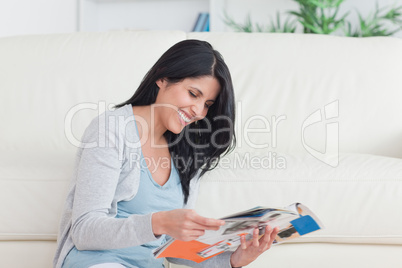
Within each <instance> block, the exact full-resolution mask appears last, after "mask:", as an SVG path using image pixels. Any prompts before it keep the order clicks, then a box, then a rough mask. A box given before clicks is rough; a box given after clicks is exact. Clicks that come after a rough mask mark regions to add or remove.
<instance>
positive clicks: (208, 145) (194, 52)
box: [54, 40, 277, 268]
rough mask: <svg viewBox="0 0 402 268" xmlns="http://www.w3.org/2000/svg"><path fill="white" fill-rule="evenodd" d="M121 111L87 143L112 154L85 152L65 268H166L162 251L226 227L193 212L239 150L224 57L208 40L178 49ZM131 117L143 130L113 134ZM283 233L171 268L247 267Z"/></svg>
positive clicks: (63, 255)
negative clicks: (205, 187)
mask: <svg viewBox="0 0 402 268" xmlns="http://www.w3.org/2000/svg"><path fill="white" fill-rule="evenodd" d="M115 108H116V109H115V110H114V111H108V112H105V113H104V114H101V115H99V116H98V118H95V119H94V120H93V121H92V122H91V124H90V125H89V126H88V128H87V129H86V131H85V133H84V136H83V138H82V141H83V143H84V144H85V142H88V141H90V140H92V139H94V138H95V139H97V138H99V137H105V138H106V144H107V145H108V146H100V145H99V146H98V147H96V148H85V146H83V147H81V148H80V151H79V152H78V154H77V157H78V159H77V161H76V163H77V164H76V170H75V174H76V175H75V176H74V178H73V179H74V181H73V183H72V184H71V185H72V186H71V189H70V192H69V194H68V196H67V200H66V206H65V211H64V213H63V217H62V221H61V227H60V232H59V234H60V237H59V239H58V249H57V252H56V256H55V260H54V266H55V267H56V268H60V267H64V268H88V267H91V268H95V267H105V268H106V267H120V266H119V265H121V266H122V267H133V268H134V267H155V268H157V267H160V268H162V267H164V266H163V259H155V258H154V257H153V254H152V250H153V249H155V248H157V247H158V246H160V245H161V244H162V243H164V242H165V241H166V239H167V237H168V236H170V237H173V238H176V239H179V240H185V241H188V240H194V239H197V238H198V237H199V236H201V235H203V234H204V232H205V230H217V229H218V228H219V227H220V226H221V225H223V224H224V221H222V220H216V219H211V218H205V217H202V216H200V215H198V214H197V213H196V212H195V211H194V210H192V207H193V206H194V203H195V198H196V195H197V189H198V183H199V178H200V177H201V176H202V175H203V174H204V173H205V172H207V171H209V170H211V169H213V168H214V167H216V165H217V164H218V162H219V160H220V157H221V155H223V154H225V153H228V152H230V151H231V149H232V148H233V147H234V146H235V140H236V139H235V133H234V128H233V126H234V120H235V106H234V93H233V86H232V80H231V76H230V72H229V69H228V67H227V66H226V64H225V62H224V61H223V58H222V56H221V55H220V54H219V52H218V51H216V50H214V49H213V48H212V46H211V45H210V44H209V43H207V42H205V41H199V40H186V41H182V42H179V43H177V44H176V45H174V46H173V47H171V48H170V49H169V50H167V51H166V52H165V53H164V54H163V55H162V56H161V58H160V59H159V60H158V61H157V62H156V63H155V65H154V66H153V67H152V68H151V70H150V71H149V72H148V73H147V74H146V76H145V77H144V79H143V81H142V83H141V84H140V86H139V87H138V89H137V90H136V92H135V93H134V95H133V96H132V97H131V98H130V99H129V100H127V101H126V102H123V103H121V104H119V105H116V107H115ZM121 118H123V119H124V122H126V121H128V123H131V122H132V123H133V124H131V125H130V124H127V125H124V128H119V129H115V128H111V126H114V125H115V124H114V123H116V122H119V123H120V122H121V121H120V119H121ZM108 127H109V128H110V129H108ZM194 130H195V131H194ZM133 140H134V141H136V140H139V141H140V142H139V145H138V143H134V145H133V143H132V142H131V141H133ZM132 156H135V157H132ZM133 162H134V163H133ZM276 233H277V230H271V229H267V230H266V233H265V235H264V236H263V237H261V238H259V237H258V232H257V233H255V235H254V237H253V241H252V244H250V243H249V242H246V241H244V240H242V246H241V247H239V248H238V249H237V250H236V251H235V252H227V253H223V254H220V255H219V256H217V257H214V258H211V259H209V260H206V261H204V262H202V263H201V264H196V263H188V262H186V261H184V260H180V259H169V261H171V262H175V263H182V264H187V265H190V266H192V267H208V268H209V267H240V266H242V265H247V264H248V263H250V262H251V261H252V260H254V259H255V258H256V257H257V256H258V255H260V254H261V253H262V252H263V251H265V250H267V249H268V248H269V247H270V245H271V244H272V241H273V238H274V236H275V235H276ZM99 265H101V266H99ZM116 265H117V266H116Z"/></svg>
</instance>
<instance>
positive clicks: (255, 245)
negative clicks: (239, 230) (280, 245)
mask: <svg viewBox="0 0 402 268" xmlns="http://www.w3.org/2000/svg"><path fill="white" fill-rule="evenodd" d="M278 232H279V228H278V227H275V229H273V230H272V228H271V227H270V226H269V225H268V226H266V227H265V234H264V235H263V236H262V237H261V238H260V239H258V236H259V230H258V228H256V229H254V231H253V239H251V240H249V241H246V237H245V235H242V236H241V237H240V241H241V245H240V246H239V247H238V248H237V250H236V251H235V252H233V254H232V256H231V257H230V264H231V265H232V267H241V266H245V265H248V264H249V263H251V262H252V261H254V260H255V259H257V257H258V256H260V255H261V254H262V253H263V252H265V251H266V250H268V249H269V248H270V247H271V245H272V242H274V240H275V237H276V235H277V234H278Z"/></svg>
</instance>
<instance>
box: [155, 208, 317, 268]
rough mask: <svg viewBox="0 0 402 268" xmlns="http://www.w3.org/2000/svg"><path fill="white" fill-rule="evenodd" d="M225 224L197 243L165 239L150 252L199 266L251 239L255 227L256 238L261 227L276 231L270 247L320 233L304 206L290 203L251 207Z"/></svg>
mask: <svg viewBox="0 0 402 268" xmlns="http://www.w3.org/2000/svg"><path fill="white" fill-rule="evenodd" d="M221 220H224V221H225V224H224V225H222V226H221V227H220V228H219V230H217V231H213V230H206V231H205V234H204V235H203V236H200V237H199V238H198V239H197V240H192V241H181V240H176V239H173V238H171V239H169V240H168V241H167V242H166V243H165V244H163V245H161V246H160V247H158V248H156V249H155V250H154V251H153V254H154V256H155V258H163V257H173V258H181V259H187V260H192V261H194V262H197V263H200V262H202V261H205V260H207V259H209V258H212V257H214V256H216V255H219V254H221V253H223V252H225V251H227V250H235V249H236V248H237V247H238V246H239V245H240V244H241V242H240V236H241V235H245V236H246V240H250V239H252V237H253V235H252V233H253V230H254V229H255V228H257V227H258V229H259V230H260V233H259V235H260V237H261V236H262V235H263V234H264V232H265V226H267V225H270V226H271V227H272V228H275V227H277V226H278V227H279V233H278V234H277V236H276V238H275V240H274V242H273V243H272V245H277V244H280V243H283V242H285V241H287V240H290V239H293V238H296V237H300V236H302V235H305V234H308V233H311V232H313V231H317V230H320V229H323V225H322V223H321V221H320V220H319V219H318V218H317V216H316V215H315V214H314V213H313V212H312V211H311V210H310V209H308V208H307V207H306V206H304V205H302V204H301V203H294V204H291V205H289V206H288V207H285V208H270V207H255V208H252V209H249V210H246V211H242V212H239V213H236V214H233V215H229V216H226V217H224V218H221Z"/></svg>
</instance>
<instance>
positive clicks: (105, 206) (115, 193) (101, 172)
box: [54, 104, 232, 268]
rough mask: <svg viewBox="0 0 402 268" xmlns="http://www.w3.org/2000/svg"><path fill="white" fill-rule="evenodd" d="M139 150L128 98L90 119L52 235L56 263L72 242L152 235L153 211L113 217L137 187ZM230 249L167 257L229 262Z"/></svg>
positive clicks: (193, 192) (89, 246)
mask: <svg viewBox="0 0 402 268" xmlns="http://www.w3.org/2000/svg"><path fill="white" fill-rule="evenodd" d="M84 149H85V150H84ZM140 155H141V145H140V141H139V137H138V135H137V131H136V126H135V122H134V115H133V111H132V106H131V105H130V104H127V105H125V106H123V107H121V108H118V109H116V110H114V111H106V112H104V113H102V114H101V115H99V116H97V117H96V118H95V119H93V120H92V121H91V123H90V124H89V126H88V127H87V129H86V130H85V132H84V135H83V137H82V141H81V146H80V148H78V151H77V155H76V160H75V170H74V175H73V178H72V181H71V185H70V190H69V192H68V195H67V199H66V202H65V207H64V211H63V214H62V218H61V223H60V230H59V235H58V239H57V250H56V254H55V258H54V267H55V268H60V267H61V266H62V264H63V261H64V259H65V257H66V256H67V254H68V252H69V251H70V250H71V249H72V248H73V246H74V245H75V247H76V248H77V249H78V250H107V249H113V248H124V247H132V246H137V245H141V244H144V243H147V242H150V241H152V240H156V239H157V237H155V235H154V234H153V232H152V224H151V217H152V213H151V214H147V215H131V216H130V217H128V218H126V219H117V218H115V216H116V214H117V203H118V202H119V201H123V200H124V201H127V200H130V199H132V198H134V196H135V195H136V193H137V190H138V186H139V181H140V169H139V164H138V163H139V162H138V160H139V159H140V158H139V157H140ZM198 186H199V179H198V176H196V178H193V179H192V180H191V183H190V195H189V199H188V202H187V204H186V206H185V208H193V207H194V205H195V201H196V197H197V192H198ZM231 254H232V252H224V253H222V254H220V255H218V256H216V257H214V258H211V259H209V260H206V261H204V262H202V263H199V264H197V263H194V262H192V261H188V260H182V259H174V258H168V261H169V262H172V263H177V264H184V265H188V266H191V267H219V268H220V267H228V268H230V267H231V266H230V256H231Z"/></svg>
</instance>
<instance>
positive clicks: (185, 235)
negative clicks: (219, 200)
mask: <svg viewBox="0 0 402 268" xmlns="http://www.w3.org/2000/svg"><path fill="white" fill-rule="evenodd" d="M224 224H225V221H223V220H216V219H211V218H204V217H202V216H200V215H198V214H197V212H195V211H194V210H192V209H174V210H169V211H161V212H156V213H154V214H153V215H152V230H153V232H154V234H155V235H156V236H157V235H161V234H167V235H169V236H171V237H173V238H175V239H179V240H183V241H190V240H194V239H197V238H198V237H200V236H202V235H203V234H204V233H205V230H218V229H219V227H220V226H222V225H224Z"/></svg>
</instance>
